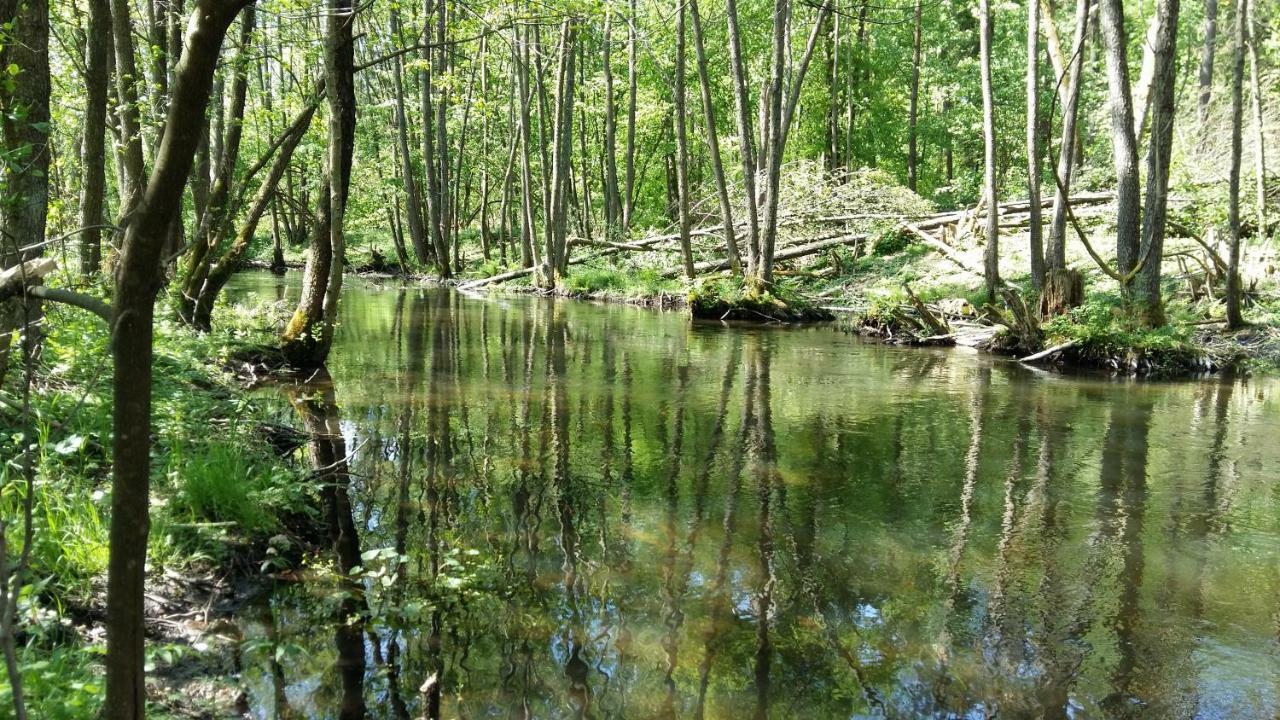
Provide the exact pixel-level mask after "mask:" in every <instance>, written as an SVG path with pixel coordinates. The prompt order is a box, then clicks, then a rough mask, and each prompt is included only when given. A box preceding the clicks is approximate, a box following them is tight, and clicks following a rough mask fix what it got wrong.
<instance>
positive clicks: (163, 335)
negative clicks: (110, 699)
mask: <svg viewBox="0 0 1280 720" xmlns="http://www.w3.org/2000/svg"><path fill="white" fill-rule="evenodd" d="M47 314H48V322H47V323H46V325H45V327H46V328H47V335H46V337H45V339H44V343H43V352H42V357H41V360H40V365H39V367H38V370H37V375H36V378H35V380H34V382H33V383H32V385H31V392H30V407H29V416H28V419H27V421H26V422H24V414H23V413H22V412H21V408H22V406H23V399H22V398H23V391H22V371H21V368H20V367H18V366H17V364H14V365H13V366H12V367H11V369H10V372H9V373H8V376H7V378H6V381H5V383H6V385H5V387H4V388H0V400H3V401H4V403H3V404H2V405H0V456H2V457H3V458H4V460H5V462H4V463H3V464H0V516H2V517H3V520H4V522H5V525H6V527H7V539H8V540H9V549H10V557H11V559H12V558H14V557H16V552H17V550H18V547H20V544H21V528H22V508H23V504H24V500H25V499H26V497H27V493H28V476H27V473H26V472H25V471H24V470H23V468H22V465H20V464H19V463H16V462H11V459H14V458H19V457H27V458H30V459H31V460H32V462H31V463H30V466H31V468H32V470H33V472H32V473H31V475H30V492H31V493H32V498H33V500H34V502H33V531H34V532H33V543H32V547H31V555H30V565H29V568H28V569H27V571H26V573H25V574H24V576H23V578H22V583H23V587H22V589H21V593H20V596H21V601H20V603H19V608H18V627H19V647H18V652H19V655H20V658H19V660H20V664H21V665H22V667H23V676H24V679H25V680H26V685H25V687H24V690H25V691H26V694H27V706H28V709H29V712H30V715H31V717H39V718H81V717H91V716H92V715H93V714H94V712H95V707H96V704H97V703H98V702H99V698H100V695H101V692H100V683H101V674H102V672H103V668H102V666H101V658H100V657H99V656H100V654H101V652H102V650H103V646H102V645H101V636H100V635H96V634H95V635H93V636H92V637H93V638H94V639H90V636H89V635H88V634H86V633H87V628H84V627H82V626H81V624H82V623H84V622H85V621H86V619H87V618H93V617H97V613H99V612H100V610H93V609H92V608H100V607H101V604H102V602H103V600H102V594H103V592H104V590H105V587H106V570H107V559H108V542H109V528H110V509H111V482H110V446H111V437H112V435H111V422H112V421H111V405H112V402H111V373H110V367H111V364H110V357H109V354H108V337H107V330H106V328H105V326H104V325H103V324H102V323H100V322H99V321H98V320H97V319H96V318H95V317H92V316H89V315H88V314H86V313H83V312H82V311H79V310H74V309H69V308H66V307H64V306H58V305H50V306H49V307H48V309H47ZM256 320H257V319H256V318H253V317H252V316H245V317H241V315H240V314H238V313H234V312H229V313H227V315H225V316H222V315H220V323H219V326H220V329H219V330H218V331H217V332H215V333H212V334H208V335H197V334H195V333H192V332H190V331H188V330H186V329H185V328H182V327H179V326H177V325H175V324H173V323H171V322H170V321H168V320H164V319H161V320H159V321H158V322H157V327H156V348H155V385H154V399H153V423H154V424H153V428H152V430H153V434H154V437H155V451H154V453H155V455H154V457H155V462H154V463H153V476H152V505H151V533H150V541H149V545H148V548H147V551H148V558H147V559H148V569H149V570H150V571H151V572H152V573H160V572H166V571H167V572H177V573H183V572H187V571H198V570H200V569H201V567H202V566H203V565H204V564H206V563H211V562H215V561H220V560H223V559H225V558H226V557H227V555H228V554H230V553H233V552H237V551H239V550H240V549H242V548H245V547H251V546H253V545H254V544H255V543H259V542H262V541H265V539H266V538H267V537H269V536H270V535H271V534H273V533H276V532H279V531H280V530H281V528H282V518H283V517H284V516H285V515H286V513H290V514H292V513H297V512H299V511H300V510H305V508H307V507H310V506H311V503H310V498H309V497H308V496H309V494H310V493H311V492H312V488H311V486H310V484H309V483H308V482H307V481H306V476H305V475H304V473H303V471H302V470H300V469H297V468H295V467H294V466H292V465H291V464H290V463H289V462H288V461H287V460H286V459H283V458H280V457H277V456H276V455H274V454H273V452H272V451H271V449H270V447H269V445H268V444H267V442H266V440H265V438H264V437H263V436H262V435H261V433H260V431H259V427H258V425H259V421H260V420H265V419H267V409H266V407H264V406H260V403H259V402H258V401H255V400H254V399H253V398H251V397H246V396H245V395H244V393H243V392H242V391H240V390H239V389H238V388H236V387H235V386H234V384H233V383H232V380H231V378H230V376H229V375H227V374H225V373H224V372H222V371H221V370H220V369H219V367H220V359H221V358H223V357H225V356H226V355H227V354H228V353H229V352H230V350H231V349H232V348H235V347H238V346H240V345H242V344H243V343H244V342H246V341H248V340H250V339H253V338H259V339H261V338H260V335H261V326H258V325H257V324H256ZM4 692H5V693H7V692H8V689H7V687H6V689H5V690H4ZM10 705H11V701H10V700H9V699H8V698H6V697H0V707H9V706H10Z"/></svg>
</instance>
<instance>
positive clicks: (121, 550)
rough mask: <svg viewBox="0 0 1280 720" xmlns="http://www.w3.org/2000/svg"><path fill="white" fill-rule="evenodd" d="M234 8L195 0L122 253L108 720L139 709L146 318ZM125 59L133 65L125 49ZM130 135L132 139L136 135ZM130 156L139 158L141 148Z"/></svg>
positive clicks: (120, 0) (127, 27)
mask: <svg viewBox="0 0 1280 720" xmlns="http://www.w3.org/2000/svg"><path fill="white" fill-rule="evenodd" d="M241 7H243V3H240V2H218V1H216V0H198V1H197V2H196V3H195V11H194V13H193V16H192V19H191V22H190V24H189V25H188V26H187V27H188V29H187V40H186V45H185V52H184V53H183V58H182V62H181V64H180V66H179V67H178V70H177V72H176V74H175V78H174V82H173V86H172V93H171V96H170V100H169V115H168V120H167V122H166V124H165V132H164V138H163V140H162V141H161V143H160V150H159V154H158V155H157V156H156V161H155V167H154V169H153V171H152V173H151V178H150V180H149V182H148V183H147V187H146V194H145V196H144V197H143V198H141V204H139V205H138V206H137V207H138V211H137V213H136V215H135V216H134V217H133V219H132V221H131V222H130V223H129V226H128V228H127V229H126V231H125V236H124V242H123V244H122V247H121V251H120V261H119V265H118V268H117V274H116V294H115V301H114V308H113V315H114V317H115V318H116V324H115V327H114V328H113V332H112V342H111V352H112V359H113V361H114V383H113V395H114V409H113V422H114V436H115V438H114V453H113V462H112V493H111V539H110V559H109V561H108V575H107V577H108V580H107V657H106V663H105V664H106V667H107V671H106V674H107V680H106V702H105V704H104V706H103V711H104V716H105V717H106V718H108V719H109V720H139V719H141V718H143V717H144V716H145V712H146V690H145V688H144V685H143V661H144V652H143V649H144V644H145V635H144V622H143V587H144V583H145V578H146V548H147V533H148V526H149V520H148V517H149V505H150V503H149V493H150V478H151V364H152V337H153V336H152V333H153V327H152V318H153V315H154V312H155V298H156V293H157V292H158V291H159V289H160V285H161V274H160V261H161V257H160V253H161V249H162V248H163V245H164V242H165V239H166V238H167V237H168V231H169V228H170V224H171V222H172V218H173V215H174V213H176V212H177V211H178V208H179V206H180V204H181V201H182V191H183V186H184V185H185V182H186V178H187V175H188V173H190V171H191V164H192V159H193V154H194V151H195V147H196V144H197V136H198V135H199V133H200V130H201V128H202V127H203V122H202V120H201V119H202V118H203V116H204V110H205V107H206V106H207V104H208V102H209V89H210V84H211V82H212V80H213V72H214V68H215V67H216V65H217V61H218V53H219V51H220V49H221V47H222V40H223V37H224V36H225V34H226V30H227V28H228V27H229V26H230V25H231V22H232V20H234V19H235V16H236V15H237V14H238V13H239V12H240V9H241ZM113 8H115V10H116V11H117V12H116V17H115V18H113V20H115V23H114V24H115V28H114V30H115V34H116V37H117V40H119V39H120V38H129V40H127V41H126V44H129V45H131V43H132V40H131V35H132V25H131V23H130V22H129V17H128V6H127V3H126V2H124V0H115V2H113ZM123 55H125V56H126V59H127V60H128V61H129V63H130V64H132V53H131V52H130V53H123ZM122 69H124V68H122ZM130 112H135V113H136V109H135V110H132V111H131V110H127V109H123V110H122V114H128V113H130ZM132 137H133V138H135V141H136V135H135V136H132ZM138 150H139V157H140V151H141V147H140V146H139V147H138Z"/></svg>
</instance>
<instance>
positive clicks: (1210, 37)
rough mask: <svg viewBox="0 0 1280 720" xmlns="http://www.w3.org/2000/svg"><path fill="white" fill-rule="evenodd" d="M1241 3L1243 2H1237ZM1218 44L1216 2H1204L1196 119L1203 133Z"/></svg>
mask: <svg viewBox="0 0 1280 720" xmlns="http://www.w3.org/2000/svg"><path fill="white" fill-rule="evenodd" d="M1239 1H1243V0H1239ZM1217 42H1218V0H1205V2H1204V46H1203V47H1202V48H1201V50H1200V94H1199V96H1198V97H1199V100H1198V111H1199V112H1198V114H1197V115H1196V117H1197V118H1199V120H1200V129H1201V130H1202V131H1203V130H1204V126H1205V123H1206V122H1207V121H1208V119H1209V102H1210V100H1212V98H1213V56H1214V50H1215V49H1216V47H1215V46H1216V45H1217Z"/></svg>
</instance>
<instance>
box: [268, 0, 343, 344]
mask: <svg viewBox="0 0 1280 720" xmlns="http://www.w3.org/2000/svg"><path fill="white" fill-rule="evenodd" d="M328 3H329V4H328V13H327V14H326V15H325V42H324V50H325V62H324V73H325V96H326V98H327V99H328V102H329V142H328V148H327V152H326V156H325V178H324V180H323V181H322V183H321V192H320V194H319V196H318V199H317V206H318V207H317V210H316V217H315V220H314V230H313V232H312V236H311V255H310V256H309V257H308V258H307V267H306V270H305V272H304V277H303V287H302V297H301V298H300V299H299V301H298V307H297V309H296V310H294V313H293V317H292V318H291V319H290V320H289V324H288V325H287V326H286V327H285V329H284V334H283V336H282V338H281V350H282V352H283V353H284V356H285V358H286V359H287V360H288V362H289V363H290V364H292V365H294V366H296V367H304V368H316V367H320V366H321V365H323V364H324V361H325V359H326V358H327V357H328V355H329V348H330V346H331V345H332V343H333V330H334V324H335V323H336V322H337V319H338V298H339V295H340V294H341V293H342V273H343V258H344V251H345V250H346V236H345V234H344V224H343V221H344V218H345V216H346V209H347V189H348V187H349V185H350V182H351V161H352V155H353V152H354V140H355V129H356V96H355V46H354V41H353V40H352V26H354V25H355V9H354V6H353V4H352V1H351V0H328Z"/></svg>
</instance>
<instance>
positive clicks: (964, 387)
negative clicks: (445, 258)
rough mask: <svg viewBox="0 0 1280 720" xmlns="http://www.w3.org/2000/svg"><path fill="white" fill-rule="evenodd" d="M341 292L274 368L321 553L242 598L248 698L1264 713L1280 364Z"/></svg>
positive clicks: (261, 291)
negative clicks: (1015, 349) (1272, 372)
mask: <svg viewBox="0 0 1280 720" xmlns="http://www.w3.org/2000/svg"><path fill="white" fill-rule="evenodd" d="M295 281H296V279H295ZM278 283H280V281H277V280H275V279H274V278H271V277H270V276H267V275H265V274H261V275H259V274H252V275H247V276H243V277H241V278H239V279H238V280H237V286H236V289H235V291H234V293H235V295H236V297H237V298H238V299H240V300H244V301H250V302H261V301H262V300H264V299H265V300H273V299H276V298H288V299H293V298H294V297H296V288H295V287H293V286H292V285H288V284H278ZM344 295H345V297H344V300H343V307H342V313H343V315H342V317H343V324H342V327H341V329H340V332H339V333H338V336H337V342H336V346H335V348H334V351H333V355H332V360H331V365H330V371H331V375H332V377H331V382H327V381H326V380H325V378H317V379H316V381H315V382H313V383H311V384H310V385H309V386H307V387H305V388H301V389H292V390H288V391H286V392H285V394H286V395H287V396H288V397H289V398H290V399H291V400H292V402H293V410H292V411H291V412H292V414H293V422H295V423H296V424H298V425H300V426H301V425H305V426H306V428H307V429H308V430H309V431H310V432H311V433H312V442H311V443H310V453H309V458H310V460H309V461H310V462H312V463H314V464H315V465H316V466H317V467H320V468H321V471H320V472H321V475H323V476H324V477H325V478H326V479H328V480H329V483H328V485H327V486H326V489H325V490H324V492H323V493H322V500H323V503H322V504H323V505H324V510H323V517H324V519H325V520H327V523H328V527H329V528H330V533H329V535H328V536H325V538H322V542H321V546H322V547H326V548H330V549H331V551H329V552H325V553H323V554H321V555H319V556H316V557H313V558H312V559H311V560H309V562H308V564H307V567H306V568H305V569H304V570H303V571H302V572H301V573H300V574H301V576H302V577H305V578H306V581H305V582H293V583H280V584H278V587H277V588H276V589H275V590H274V591H273V593H272V595H271V597H270V599H269V602H267V603H264V604H263V606H262V607H259V608H255V609H253V610H251V611H247V612H246V613H245V615H244V617H242V618H241V624H242V626H243V627H244V631H245V636H246V641H245V644H244V651H243V653H242V665H243V675H242V677H243V681H244V683H245V685H246V687H247V696H248V702H249V704H250V706H251V714H252V716H254V717H258V718H274V717H303V718H338V717H352V718H354V717H365V716H368V717H375V718H393V719H395V720H401V719H405V720H407V719H408V718H415V719H416V718H421V717H437V716H438V717H448V718H452V717H460V718H487V717H537V718H551V717H595V718H604V717H627V718H650V717H676V716H678V717H707V718H733V719H735V720H738V719H741V718H747V717H757V718H764V717H776V718H791V717H898V718H907V717H958V718H971V717H973V718H976V717H991V716H1000V717H1063V718H1104V717H1106V718H1109V717H1150V718H1165V717H1204V718H1255V717H1256V718H1263V717H1265V718H1274V717H1277V716H1278V713H1280V497H1278V496H1280V433H1278V432H1277V431H1278V430H1280V403H1278V401H1277V398H1276V392H1277V391H1278V390H1280V385H1278V384H1276V383H1275V382H1269V381H1250V382H1243V383H1234V384H1231V383H1219V382H1210V381H1206V382H1191V383H1179V384H1155V383H1135V382H1121V381H1110V380H1105V379H1087V378H1083V379H1082V378H1064V377H1060V376H1053V375H1047V374H1040V373H1036V372H1032V371H1029V370H1027V369H1024V368H1020V367H1018V366H1016V365H1014V364H1011V363H1008V362H1005V361H996V360H993V359H991V358H986V357H980V356H977V355H975V354H970V353H965V352H961V351H930V350H907V349H894V348H888V347H883V346H879V345H871V344H866V343H863V342H861V341H859V340H858V339H857V338H854V337H852V336H849V335H845V334H842V333H840V332H836V331H833V330H831V329H825V328H809V329H758V328H746V329H744V328H730V327H724V326H720V325H718V324H707V325H702V324H694V325H692V326H691V325H690V323H689V321H688V319H687V318H686V317H685V316H684V315H682V314H680V313H659V312H653V311H646V310H639V309H634V308H626V307H603V306H597V305H590V304H584V303H576V302H553V301H546V300H541V299H534V298H506V297H502V298H469V297H465V296H463V295H459V294H457V293H454V292H450V291H443V290H432V289H427V290H423V289H416V288H411V289H404V288H401V287H399V286H396V285H390V284H389V285H386V286H381V287H379V286H375V285H371V284H367V283H361V282H358V281H357V282H351V283H349V284H348V287H347V288H346V290H345V291H344ZM343 458H347V459H348V460H349V464H348V465H347V466H344V464H343V462H342V460H343ZM326 538H327V539H326Z"/></svg>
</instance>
